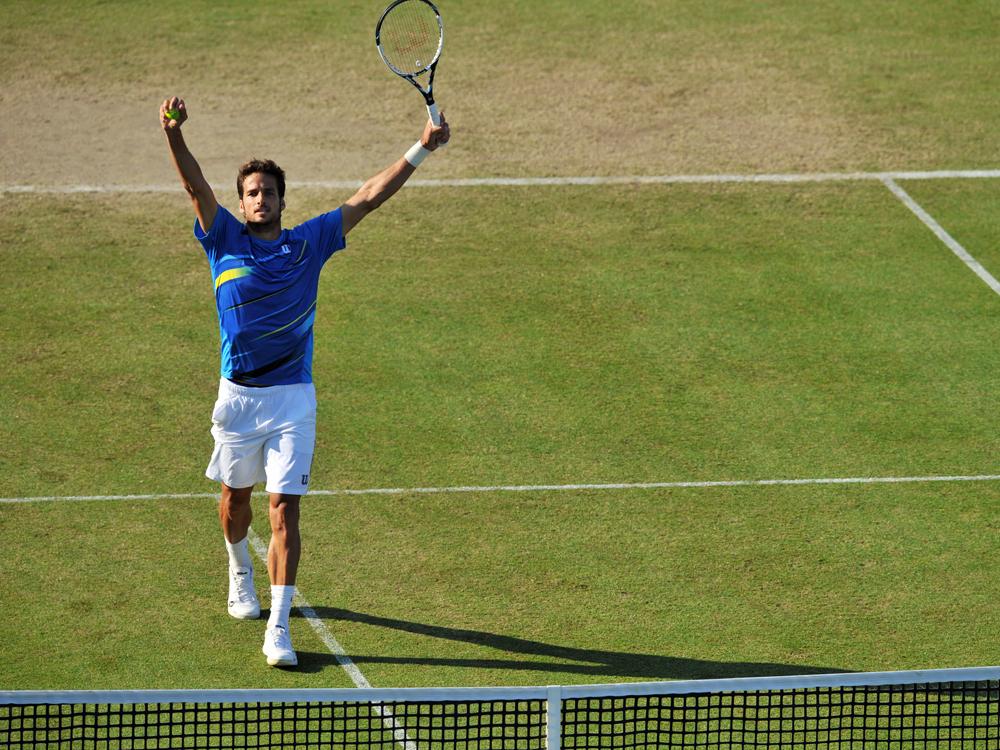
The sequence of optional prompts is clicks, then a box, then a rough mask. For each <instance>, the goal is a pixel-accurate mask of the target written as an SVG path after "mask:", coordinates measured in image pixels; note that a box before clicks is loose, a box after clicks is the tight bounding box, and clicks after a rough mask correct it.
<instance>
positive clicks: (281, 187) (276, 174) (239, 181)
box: [236, 159, 285, 200]
mask: <svg viewBox="0 0 1000 750" xmlns="http://www.w3.org/2000/svg"><path fill="white" fill-rule="evenodd" d="M258 172H259V173H260V174H269V175H271V176H272V177H273V178H274V179H275V181H277V183H278V197H279V198H284V197H285V170H283V169H282V168H281V167H279V166H278V165H277V164H275V163H274V162H273V161H271V160H270V159H251V160H250V161H248V162H247V163H246V164H244V165H243V166H242V167H240V169H239V171H238V172H237V173H236V192H237V193H239V194H240V200H243V180H245V179H246V178H247V177H248V176H249V175H252V174H257V173H258Z"/></svg>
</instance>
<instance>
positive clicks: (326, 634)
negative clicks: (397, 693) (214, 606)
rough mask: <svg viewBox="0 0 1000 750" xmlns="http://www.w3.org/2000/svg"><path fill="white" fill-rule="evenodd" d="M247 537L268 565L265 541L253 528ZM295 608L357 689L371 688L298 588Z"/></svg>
mask: <svg viewBox="0 0 1000 750" xmlns="http://www.w3.org/2000/svg"><path fill="white" fill-rule="evenodd" d="M247 537H248V538H249V539H250V544H252V545H253V548H254V552H256V553H257V557H259V558H260V560H261V563H262V564H263V565H265V566H266V565H267V545H266V544H264V540H263V539H261V538H260V535H259V534H258V533H257V532H256V531H254V530H253V529H252V528H251V529H250V530H249V533H248V534H247ZM295 606H296V607H298V609H299V612H301V613H302V616H303V617H305V618H306V621H307V622H308V623H309V624H310V625H311V626H312V629H313V630H315V631H316V633H317V635H319V637H320V640H322V641H323V643H324V644H325V645H326V647H327V648H328V649H330V653H331V654H333V655H334V656H335V657H336V658H337V663H338V664H339V665H340V666H341V667H343V669H344V671H345V672H347V676H348V677H350V678H351V682H353V683H354V685H355V687H359V688H370V687H371V686H372V685H371V683H370V682H368V678H366V677H365V676H364V675H363V674H362V673H361V670H360V669H358V666H357V665H356V664H355V663H354V662H353V661H351V657H350V656H348V655H347V652H346V651H344V647H343V646H341V645H340V642H339V641H338V640H337V639H336V638H335V637H334V635H333V633H331V632H330V629H329V628H328V627H327V626H326V623H324V622H323V620H322V619H320V617H319V615H317V614H316V610H314V609H313V608H312V605H311V604H310V603H309V602H308V601H306V598H305V597H304V596H302V592H301V591H299V589H298V587H296V589H295Z"/></svg>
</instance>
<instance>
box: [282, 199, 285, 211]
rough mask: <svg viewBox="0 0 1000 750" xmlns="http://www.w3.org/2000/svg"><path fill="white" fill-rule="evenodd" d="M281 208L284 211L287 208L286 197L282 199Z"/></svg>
mask: <svg viewBox="0 0 1000 750" xmlns="http://www.w3.org/2000/svg"><path fill="white" fill-rule="evenodd" d="M281 210H282V211H284V210H285V199H284V198H282V199H281Z"/></svg>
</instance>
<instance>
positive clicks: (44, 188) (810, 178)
mask: <svg viewBox="0 0 1000 750" xmlns="http://www.w3.org/2000/svg"><path fill="white" fill-rule="evenodd" d="M997 178H1000V169H955V170H935V171H908V172H907V171H899V172H813V173H808V172H807V173H803V174H702V175H608V176H586V175H578V176H568V177H458V178H442V179H436V180H431V179H419V178H418V179H414V180H409V181H408V182H407V183H406V185H407V186H408V187H533V186H537V187H541V186H546V185H685V184H724V183H778V184H781V183H800V182H856V181H865V180H869V181H870V180H876V181H883V182H884V181H885V180H948V179H997ZM361 184H362V181H361V180H313V181H309V180H306V181H302V182H289V183H288V186H289V187H292V188H322V189H330V190H341V189H352V188H358V187H360V186H361ZM215 189H216V190H217V191H218V190H226V189H228V186H226V187H225V188H223V187H221V186H215ZM179 190H180V188H179V187H178V186H177V185H176V184H173V183H170V184H158V185H86V184H82V185H0V193H27V194H36V195H49V194H55V195H67V194H74V193H98V194H103V193H176V192H178V191H179Z"/></svg>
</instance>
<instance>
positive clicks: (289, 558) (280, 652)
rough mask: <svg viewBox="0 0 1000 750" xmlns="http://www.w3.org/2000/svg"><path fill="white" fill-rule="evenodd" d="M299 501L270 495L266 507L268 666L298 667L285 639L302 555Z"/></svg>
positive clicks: (289, 496)
mask: <svg viewBox="0 0 1000 750" xmlns="http://www.w3.org/2000/svg"><path fill="white" fill-rule="evenodd" d="M300 498H301V496H300V495H284V494H281V493H277V492H272V493H271V498H270V503H269V507H268V515H269V516H270V519H271V543H270V545H269V546H268V548H267V572H268V574H269V575H270V576H271V615H270V617H268V620H267V633H266V634H265V636H264V649H263V650H264V653H265V654H266V655H267V663H268V664H270V665H271V666H295V665H296V664H297V663H298V658H297V657H296V655H295V651H294V650H293V649H292V642H291V638H290V637H289V635H288V615H289V612H290V611H291V608H292V596H293V595H294V593H295V574H296V572H298V568H299V556H300V555H301V553H302V543H301V540H300V538H299V500H300Z"/></svg>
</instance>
